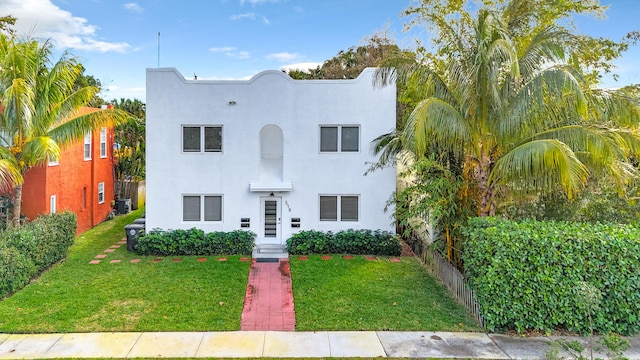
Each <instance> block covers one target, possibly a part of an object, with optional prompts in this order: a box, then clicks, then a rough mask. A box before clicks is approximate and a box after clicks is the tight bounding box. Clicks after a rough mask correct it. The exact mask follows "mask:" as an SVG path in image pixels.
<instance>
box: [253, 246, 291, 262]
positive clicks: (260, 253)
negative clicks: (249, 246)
mask: <svg viewBox="0 0 640 360" xmlns="http://www.w3.org/2000/svg"><path fill="white" fill-rule="evenodd" d="M252 256H253V257H254V258H256V259H261V258H263V259H264V258H275V259H284V258H288V257H289V254H288V253H287V249H286V247H285V246H284V245H282V244H257V245H256V246H255V247H254V248H253V254H252Z"/></svg>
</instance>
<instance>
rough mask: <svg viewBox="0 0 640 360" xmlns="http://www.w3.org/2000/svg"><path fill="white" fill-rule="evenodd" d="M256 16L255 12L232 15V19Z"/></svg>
mask: <svg viewBox="0 0 640 360" xmlns="http://www.w3.org/2000/svg"><path fill="white" fill-rule="evenodd" d="M255 18H256V14H254V13H244V14H238V15H231V17H230V19H231V20H245V19H249V20H254V19H255Z"/></svg>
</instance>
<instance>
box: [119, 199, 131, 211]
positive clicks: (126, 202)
mask: <svg viewBox="0 0 640 360" xmlns="http://www.w3.org/2000/svg"><path fill="white" fill-rule="evenodd" d="M117 210H118V214H128V213H130V212H131V199H119V200H118V208H117Z"/></svg>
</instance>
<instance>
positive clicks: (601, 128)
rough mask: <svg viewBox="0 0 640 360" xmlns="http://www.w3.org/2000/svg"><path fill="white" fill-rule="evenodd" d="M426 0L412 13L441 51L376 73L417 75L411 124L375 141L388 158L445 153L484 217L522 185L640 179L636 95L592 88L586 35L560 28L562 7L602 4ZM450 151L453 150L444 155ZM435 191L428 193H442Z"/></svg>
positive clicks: (543, 187) (529, 188)
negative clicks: (635, 158) (473, 6)
mask: <svg viewBox="0 0 640 360" xmlns="http://www.w3.org/2000/svg"><path fill="white" fill-rule="evenodd" d="M419 3H420V4H421V5H422V7H419V8H412V9H409V10H408V13H413V14H418V15H419V17H418V18H419V20H420V21H425V22H426V23H427V24H428V25H429V26H430V30H432V31H433V33H434V34H435V35H434V36H435V37H434V42H433V44H434V50H433V52H427V51H426V50H425V49H426V48H420V49H419V50H418V56H416V57H407V56H404V57H396V58H394V59H392V60H391V61H388V62H386V63H385V65H386V67H385V68H382V69H381V70H380V71H379V72H378V80H379V83H380V84H381V85H385V84H387V83H390V82H392V81H397V83H400V84H410V85H409V86H407V88H408V89H412V90H413V91H415V92H416V93H418V94H420V95H421V99H422V100H421V101H420V102H419V103H418V104H417V106H416V107H415V109H414V110H413V111H412V113H411V114H410V116H409V117H408V119H407V121H406V123H405V124H404V128H403V130H402V131H397V132H396V133H392V134H386V136H382V137H380V138H378V139H377V140H376V142H375V144H374V145H375V149H376V150H377V151H378V152H379V153H380V154H381V161H382V162H384V161H387V162H389V161H393V158H394V156H395V155H397V154H401V155H402V156H403V157H404V158H410V159H413V160H414V161H415V160H417V162H416V163H417V164H421V162H420V159H424V158H430V159H434V160H436V161H440V164H441V165H443V166H444V167H445V169H447V170H450V171H452V174H454V175H456V177H453V178H455V179H457V176H462V179H463V180H464V185H463V186H460V187H459V189H465V190H464V191H462V192H457V194H458V198H457V200H456V203H457V206H458V208H461V207H462V206H463V205H465V204H466V205H467V206H469V205H470V204H474V205H473V206H475V211H474V212H475V213H476V214H477V215H480V216H486V215H491V214H494V212H495V210H496V206H497V205H500V204H501V203H503V202H505V201H512V200H513V199H516V196H517V194H520V195H519V196H525V195H526V194H540V193H542V194H544V193H551V192H558V191H560V192H562V193H563V194H565V196H566V197H567V198H569V199H571V198H574V197H575V196H576V194H578V193H579V192H580V191H581V190H582V189H583V188H584V187H585V186H586V185H587V182H588V179H589V178H590V177H605V176H607V177H608V178H610V179H614V180H615V181H616V182H617V183H618V184H619V185H624V184H625V183H626V182H627V181H629V180H630V179H632V178H634V177H635V175H636V174H635V173H636V171H635V168H634V167H633V166H632V165H633V164H632V163H631V162H630V159H631V158H632V157H633V156H636V155H637V151H638V149H640V147H639V146H640V138H639V137H638V132H637V130H638V119H639V118H640V112H639V110H638V107H637V104H636V103H635V102H634V100H633V98H631V97H629V96H626V95H624V94H621V93H619V92H614V91H606V90H601V89H597V88H594V87H593V85H594V81H593V78H592V77H590V75H589V73H588V72H585V71H583V69H586V68H588V65H589V61H587V60H589V59H587V58H586V57H585V56H584V54H582V53H581V52H580V49H581V42H582V41H583V39H584V38H583V37H576V36H574V35H572V34H571V33H570V32H569V31H567V29H566V28H563V27H560V26H558V25H556V23H557V22H558V21H559V19H561V18H562V17H563V16H565V15H570V14H573V13H576V12H578V13H579V12H584V11H598V10H599V9H600V8H599V7H597V6H596V4H595V3H597V2H595V1H593V2H592V1H589V2H583V4H586V5H584V7H582V6H583V5H581V4H580V3H579V2H574V1H569V0H567V1H562V2H561V3H560V4H559V3H558V2H557V1H546V0H537V1H533V3H535V4H537V6H529V5H528V3H529V0H511V1H506V0H505V1H492V2H490V1H486V3H487V5H486V6H483V7H481V8H480V9H477V10H476V11H475V12H473V11H468V10H467V8H468V7H470V5H469V4H468V3H466V2H463V1H447V0H442V1H439V0H422V1H420V2H419ZM587 3H588V4H587ZM427 5H428V6H427ZM587 5H589V6H587ZM556 7H558V8H556ZM415 24H416V23H414V25H415ZM441 153H447V154H451V156H447V157H445V158H444V159H446V161H442V159H440V158H438V157H437V156H436V155H435V154H441ZM449 159H454V160H455V161H450V160H449ZM452 164H453V165H454V167H451V166H452ZM418 170H419V168H418ZM418 173H420V172H419V171H418ZM449 177H450V176H449ZM450 178H451V177H450ZM419 183H420V182H418V184H419ZM621 188H622V187H621ZM427 190H428V191H429V192H426V193H423V194H422V196H424V197H430V196H434V197H437V198H438V199H440V201H445V198H443V197H442V195H441V194H438V193H437V192H436V191H434V190H433V189H431V190H429V189H425V191H427ZM447 194H449V195H450V193H447ZM467 197H474V199H468V198H467ZM470 200H471V201H470ZM430 201H433V202H437V201H438V200H437V199H431V200H430ZM422 203H424V201H423V202H422ZM409 206H411V204H409ZM432 210H433V208H432ZM459 214H460V215H462V214H464V212H460V213H459ZM441 219H444V220H446V219H445V218H443V217H441ZM449 224H450V225H451V223H449Z"/></svg>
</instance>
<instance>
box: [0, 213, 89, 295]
mask: <svg viewBox="0 0 640 360" xmlns="http://www.w3.org/2000/svg"><path fill="white" fill-rule="evenodd" d="M76 229H77V218H76V215H75V214H74V213H71V212H63V213H58V214H53V215H45V216H39V217H37V218H36V219H35V220H33V221H32V222H30V223H28V224H25V225H22V226H21V227H20V228H17V229H8V230H5V231H2V232H0V298H3V297H5V296H7V295H10V294H12V293H14V292H16V291H17V290H20V289H21V288H23V287H24V286H25V285H26V284H27V283H28V282H29V280H31V279H32V278H33V277H35V276H36V275H38V274H40V273H41V272H43V271H44V270H46V269H47V268H49V267H50V266H51V265H53V264H55V263H56V262H58V261H60V260H62V259H63V258H65V257H66V256H67V251H68V249H69V246H71V245H72V244H73V240H74V239H75V235H76Z"/></svg>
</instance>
